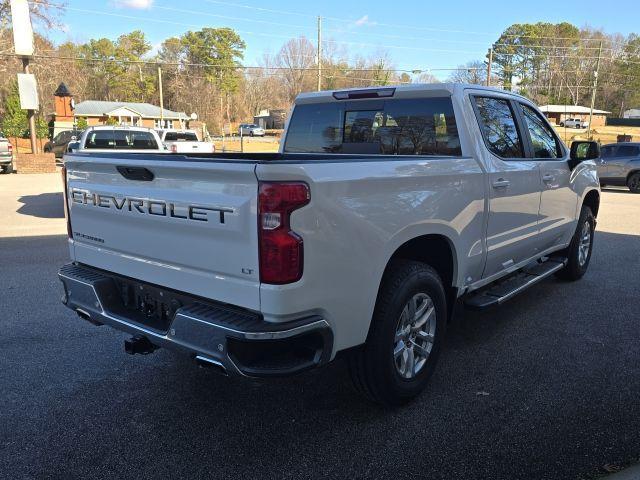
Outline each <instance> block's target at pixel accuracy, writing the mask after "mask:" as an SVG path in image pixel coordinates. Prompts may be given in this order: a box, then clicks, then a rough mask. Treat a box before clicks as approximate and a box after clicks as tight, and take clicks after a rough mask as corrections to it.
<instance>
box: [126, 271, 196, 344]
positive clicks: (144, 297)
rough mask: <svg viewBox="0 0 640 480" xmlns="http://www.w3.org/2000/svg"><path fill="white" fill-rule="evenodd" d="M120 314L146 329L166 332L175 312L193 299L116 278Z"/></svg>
mask: <svg viewBox="0 0 640 480" xmlns="http://www.w3.org/2000/svg"><path fill="white" fill-rule="evenodd" d="M114 280H115V284H116V289H117V292H118V296H119V300H120V301H119V302H118V303H119V307H120V308H119V309H121V310H122V311H121V312H120V313H126V316H127V317H128V318H131V319H134V320H135V321H136V322H137V323H141V324H143V325H144V326H146V327H149V328H152V329H154V330H158V331H160V332H166V331H167V330H169V326H170V325H171V322H172V321H173V318H174V316H175V314H176V311H177V310H178V309H179V308H180V307H182V306H183V305H186V304H188V303H192V302H193V299H189V298H188V297H187V296H183V295H179V294H176V293H174V292H171V291H169V290H165V289H162V288H158V287H156V286H153V285H147V284H142V283H137V282H134V281H131V280H128V279H123V278H116V279H114Z"/></svg>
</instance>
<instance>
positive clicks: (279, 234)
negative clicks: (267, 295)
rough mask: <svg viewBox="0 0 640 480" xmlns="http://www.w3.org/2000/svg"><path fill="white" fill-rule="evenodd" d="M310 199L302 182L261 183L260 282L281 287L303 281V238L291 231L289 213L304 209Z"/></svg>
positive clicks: (259, 223) (259, 192)
mask: <svg viewBox="0 0 640 480" xmlns="http://www.w3.org/2000/svg"><path fill="white" fill-rule="evenodd" d="M310 198H311V195H310V193H309V186H308V185H307V184H306V183H302V182H260V183H259V186H258V235H259V237H260V247H259V248H260V281H261V282H263V283H271V284H275V285H282V284H285V283H293V282H296V281H298V280H300V278H302V266H303V250H304V249H303V244H302V238H301V237H300V236H299V235H298V234H296V233H295V232H294V231H292V230H291V224H290V220H291V213H292V212H293V211H294V210H297V209H299V208H301V207H304V206H305V205H306V204H307V203H309V200H310Z"/></svg>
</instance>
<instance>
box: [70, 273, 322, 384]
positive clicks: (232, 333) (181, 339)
mask: <svg viewBox="0 0 640 480" xmlns="http://www.w3.org/2000/svg"><path fill="white" fill-rule="evenodd" d="M58 276H59V278H60V280H61V281H62V283H63V285H64V290H65V293H64V296H63V299H62V300H63V303H64V304H65V305H66V306H67V307H68V308H70V309H71V310H74V311H75V312H76V313H77V314H78V315H79V316H80V317H81V318H83V319H85V320H88V321H90V322H91V323H93V324H96V325H109V326H111V327H113V328H115V329H117V330H121V331H123V332H127V333H130V334H132V335H141V336H144V337H146V338H147V339H148V340H149V341H150V342H151V343H152V344H153V345H155V346H158V347H163V348H168V349H172V350H178V351H182V352H184V353H186V354H188V355H191V356H192V357H193V358H195V359H196V360H197V361H198V362H199V363H200V364H203V365H211V366H215V367H218V368H219V369H222V370H223V371H224V373H226V374H229V375H240V376H249V377H273V376H286V375H292V374H295V373H299V372H302V371H304V370H308V369H311V368H315V367H318V366H320V365H322V364H324V363H327V362H328V361H329V359H330V358H331V352H332V348H333V332H332V330H331V328H330V326H329V324H328V323H327V321H326V320H324V319H322V318H320V317H318V316H311V317H306V318H301V319H298V320H295V321H288V322H286V323H279V324H278V323H272V322H266V321H264V320H263V318H262V316H261V315H260V314H258V313H255V312H251V311H248V310H244V309H240V308H236V307H233V306H229V305H225V304H219V303H215V302H210V301H207V300H203V299H199V298H197V297H190V296H188V295H185V294H181V293H179V292H174V291H171V290H168V289H164V290H163V289H162V287H157V286H154V285H148V284H145V283H142V282H137V281H135V280H133V279H127V278H126V277H121V276H119V275H115V274H112V273H109V272H105V271H103V270H98V269H95V268H91V267H87V266H85V265H80V264H67V265H65V266H64V267H62V268H61V269H60V271H59V273H58ZM120 280H125V281H127V282H129V283H131V282H134V283H135V285H136V288H139V289H140V290H143V289H145V288H149V289H152V290H154V291H156V292H160V293H159V294H160V295H165V296H166V297H165V298H166V299H167V303H169V302H173V301H174V300H175V301H178V300H176V299H179V304H176V308H175V311H174V312H173V313H172V314H171V318H170V319H168V321H167V323H166V328H153V327H151V326H150V323H151V322H147V321H146V320H145V316H144V314H143V313H142V312H141V311H132V310H130V309H127V308H125V306H124V304H123V300H122V298H123V293H122V291H121V289H120V288H119V287H118V284H119V283H118V282H119V281H120ZM172 305H173V304H172Z"/></svg>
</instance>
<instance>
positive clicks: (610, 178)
mask: <svg viewBox="0 0 640 480" xmlns="http://www.w3.org/2000/svg"><path fill="white" fill-rule="evenodd" d="M598 176H599V177H600V185H602V186H606V185H612V186H614V185H616V186H626V187H628V188H629V190H630V191H631V192H633V193H640V143H611V144H609V145H605V146H604V147H602V150H601V154H600V161H599V162H598Z"/></svg>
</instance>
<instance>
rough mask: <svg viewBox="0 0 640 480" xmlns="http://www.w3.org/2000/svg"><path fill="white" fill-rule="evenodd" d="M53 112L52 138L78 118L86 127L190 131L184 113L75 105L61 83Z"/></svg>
mask: <svg viewBox="0 0 640 480" xmlns="http://www.w3.org/2000/svg"><path fill="white" fill-rule="evenodd" d="M53 96H54V104H55V112H54V113H53V114H52V115H51V117H52V123H53V130H52V132H51V134H52V136H55V135H57V134H58V133H60V132H62V131H65V130H71V129H73V128H74V125H76V124H77V122H78V120H79V119H80V118H83V119H85V120H86V121H87V124H88V125H89V126H94V125H106V124H109V123H115V124H118V125H133V126H140V127H149V128H182V129H184V128H189V120H190V119H191V117H190V116H188V115H187V114H186V113H184V112H174V111H172V110H167V109H166V108H165V109H161V108H160V107H158V106H156V105H152V104H150V103H138V102H108V101H102V100H85V101H83V102H79V103H75V100H74V98H73V95H72V94H71V92H70V91H69V89H68V88H67V86H66V85H65V84H64V83H61V84H60V85H59V86H58V88H57V89H56V91H55V92H54V94H53Z"/></svg>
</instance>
